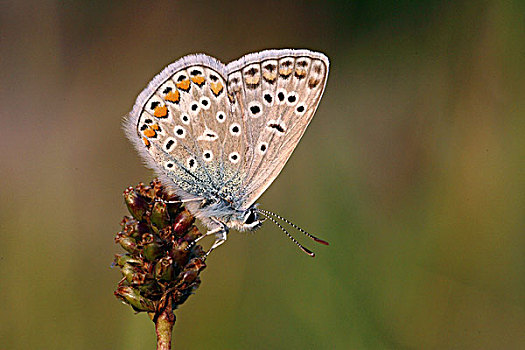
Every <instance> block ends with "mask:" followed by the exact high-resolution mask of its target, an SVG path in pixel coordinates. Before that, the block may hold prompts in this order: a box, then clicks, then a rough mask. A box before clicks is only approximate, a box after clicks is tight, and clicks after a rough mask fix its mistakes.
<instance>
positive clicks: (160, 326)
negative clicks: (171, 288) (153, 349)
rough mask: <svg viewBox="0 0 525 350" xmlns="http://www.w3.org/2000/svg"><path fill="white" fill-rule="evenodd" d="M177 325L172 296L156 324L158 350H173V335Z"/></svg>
mask: <svg viewBox="0 0 525 350" xmlns="http://www.w3.org/2000/svg"><path fill="white" fill-rule="evenodd" d="M174 325H175V314H174V313H173V310H172V305H171V296H170V297H169V298H168V300H167V303H166V305H165V307H164V308H163V310H162V312H161V313H160V315H158V317H157V321H156V322H155V332H156V333H157V350H171V335H172V331H173V326H174Z"/></svg>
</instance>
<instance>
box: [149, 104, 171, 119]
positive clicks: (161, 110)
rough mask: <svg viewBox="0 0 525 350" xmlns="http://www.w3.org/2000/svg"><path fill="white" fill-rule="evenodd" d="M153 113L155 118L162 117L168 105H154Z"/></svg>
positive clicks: (166, 113) (165, 113)
mask: <svg viewBox="0 0 525 350" xmlns="http://www.w3.org/2000/svg"><path fill="white" fill-rule="evenodd" d="M153 115H154V116H155V117H157V118H164V117H165V116H167V115H168V107H166V106H157V107H155V112H153Z"/></svg>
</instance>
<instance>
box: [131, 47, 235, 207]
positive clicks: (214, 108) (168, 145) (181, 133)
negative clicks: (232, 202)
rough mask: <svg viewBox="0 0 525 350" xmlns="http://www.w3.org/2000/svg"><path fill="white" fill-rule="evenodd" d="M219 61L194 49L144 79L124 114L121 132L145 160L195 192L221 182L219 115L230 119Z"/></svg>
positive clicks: (188, 193)
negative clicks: (148, 79)
mask: <svg viewBox="0 0 525 350" xmlns="http://www.w3.org/2000/svg"><path fill="white" fill-rule="evenodd" d="M224 69H225V67H224V65H223V64H222V63H220V62H219V61H217V60H215V59H214V58H212V57H209V56H206V55H203V54H200V55H191V56H186V57H184V58H182V59H180V60H179V61H177V62H175V63H173V64H172V65H170V66H168V67H167V68H166V69H164V70H163V71H162V72H161V73H160V74H159V75H158V76H157V77H155V79H153V81H152V82H151V83H150V84H149V86H148V88H146V89H145V90H144V91H143V92H142V93H141V95H140V96H139V98H138V99H137V102H136V104H135V107H134V108H133V111H132V112H131V113H130V115H129V116H128V118H127V119H126V124H125V125H126V131H127V133H128V136H129V137H130V138H131V139H132V140H133V141H134V144H135V145H136V147H137V149H138V150H139V153H140V154H141V155H142V156H143V158H144V159H145V160H146V162H147V164H148V165H149V166H150V167H151V168H153V169H154V170H156V172H157V173H158V174H159V175H160V176H161V177H162V178H163V179H165V180H168V181H165V182H166V183H167V184H168V185H169V184H174V185H175V186H172V187H175V189H176V190H178V189H181V190H183V191H184V192H186V193H184V192H181V191H179V195H183V196H184V195H186V197H192V196H193V197H197V196H202V195H205V194H207V193H213V192H214V191H216V189H217V188H220V187H221V186H222V182H223V181H224V179H223V176H222V174H223V172H222V171H221V170H220V169H221V167H222V161H223V159H222V153H221V152H222V144H223V142H224V137H222V138H221V137H220V135H224V131H223V130H221V127H223V124H224V123H222V122H221V121H222V120H227V119H231V116H230V115H231V112H230V104H229V101H228V98H227V97H226V80H225V78H224V77H223V76H224V75H225V74H224Z"/></svg>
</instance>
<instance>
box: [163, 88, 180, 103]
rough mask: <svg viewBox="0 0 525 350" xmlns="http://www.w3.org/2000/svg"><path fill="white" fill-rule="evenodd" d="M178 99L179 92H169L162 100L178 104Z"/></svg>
mask: <svg viewBox="0 0 525 350" xmlns="http://www.w3.org/2000/svg"><path fill="white" fill-rule="evenodd" d="M179 98H180V92H179V90H175V91H170V92H168V94H167V95H166V97H164V99H165V100H166V101H170V102H174V103H178V102H179Z"/></svg>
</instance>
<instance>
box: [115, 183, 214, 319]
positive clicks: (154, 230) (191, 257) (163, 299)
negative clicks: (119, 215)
mask: <svg viewBox="0 0 525 350" xmlns="http://www.w3.org/2000/svg"><path fill="white" fill-rule="evenodd" d="M176 199H177V198H175V197H173V196H172V195H170V194H168V193H167V191H165V190H164V188H163V186H162V184H161V183H160V182H159V181H158V180H154V181H152V182H151V184H150V185H149V186H146V185H144V184H142V183H140V184H138V185H137V186H136V187H135V188H133V187H129V188H128V189H126V190H125V191H124V200H125V202H126V204H127V206H128V210H129V212H130V213H131V216H125V217H124V218H123V219H122V222H121V226H122V231H120V232H119V233H117V235H116V237H115V241H116V242H117V243H119V244H120V245H121V247H122V248H124V250H125V251H126V253H125V254H118V255H116V256H115V264H116V265H117V266H118V267H119V268H120V271H121V272H122V276H123V278H122V280H121V281H120V282H119V284H118V287H117V289H116V290H115V296H116V297H117V298H119V299H120V300H122V301H123V302H124V303H126V304H129V305H130V306H131V307H132V308H133V309H134V310H135V311H136V312H143V311H145V312H148V313H149V314H150V317H151V318H152V319H153V321H154V322H156V320H157V319H158V317H159V316H160V315H162V314H163V313H164V314H166V313H168V315H173V310H175V309H176V308H177V307H178V306H179V305H181V304H182V303H184V302H185V301H186V299H187V298H188V297H189V296H190V295H191V294H192V293H193V292H194V291H195V290H196V289H197V288H198V287H199V285H200V282H201V281H200V278H199V274H200V272H201V271H202V270H203V269H204V268H205V267H206V264H205V263H204V256H205V251H204V250H203V249H202V247H201V246H200V245H191V244H190V243H191V242H193V241H194V240H195V239H196V238H197V237H199V236H201V233H200V232H199V230H198V229H197V227H195V226H194V225H193V223H194V221H195V219H194V217H193V216H192V215H191V213H190V212H189V211H188V210H186V209H185V208H184V207H183V206H181V205H180V204H177V203H170V201H175V200H176ZM173 322H174V315H173Z"/></svg>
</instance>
